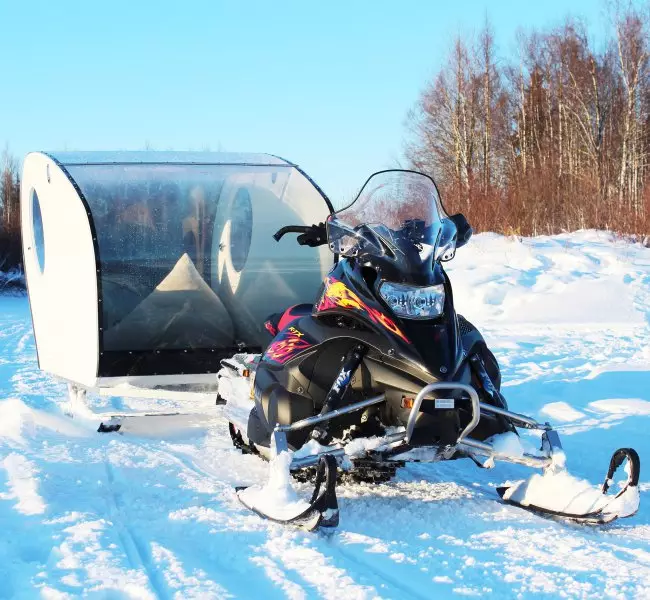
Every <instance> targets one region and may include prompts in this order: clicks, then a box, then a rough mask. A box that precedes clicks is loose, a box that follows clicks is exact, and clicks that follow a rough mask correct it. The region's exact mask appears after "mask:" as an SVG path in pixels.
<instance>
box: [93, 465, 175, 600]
mask: <svg viewBox="0 0 650 600" xmlns="http://www.w3.org/2000/svg"><path fill="white" fill-rule="evenodd" d="M104 466H105V469H106V479H107V487H108V494H107V495H108V498H107V502H108V505H109V515H110V517H111V522H112V524H113V526H114V527H116V528H117V532H118V535H119V537H120V540H121V542H122V547H123V549H124V552H125V554H126V556H127V557H128V559H129V563H130V564H131V567H132V568H134V569H142V570H144V572H145V573H146V575H147V578H148V580H149V583H150V585H151V587H152V589H153V590H154V592H155V594H156V596H157V597H158V598H161V599H163V600H165V599H166V598H170V597H171V596H170V594H169V592H168V590H167V587H166V586H165V584H164V583H163V581H162V577H161V574H160V573H159V572H158V571H157V569H156V568H155V565H154V564H153V561H152V558H151V556H150V554H149V552H148V550H147V548H146V546H145V545H144V544H143V543H142V541H141V540H140V538H139V537H138V536H137V534H136V533H135V532H134V530H133V527H132V526H131V525H130V524H129V523H130V520H129V514H128V507H127V506H126V504H125V503H124V501H123V500H122V496H121V493H120V492H119V491H118V489H117V485H116V482H115V474H114V470H113V467H112V465H111V463H110V459H109V458H107V459H106V460H105V461H104Z"/></svg>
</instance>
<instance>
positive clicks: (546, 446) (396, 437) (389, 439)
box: [273, 382, 562, 470]
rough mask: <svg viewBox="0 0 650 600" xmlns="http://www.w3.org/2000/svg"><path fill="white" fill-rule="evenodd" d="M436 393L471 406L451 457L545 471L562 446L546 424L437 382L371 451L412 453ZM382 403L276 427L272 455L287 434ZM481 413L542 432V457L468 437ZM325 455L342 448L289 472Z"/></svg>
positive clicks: (295, 463) (296, 464)
mask: <svg viewBox="0 0 650 600" xmlns="http://www.w3.org/2000/svg"><path fill="white" fill-rule="evenodd" d="M439 390H447V391H450V390H460V391H462V392H464V393H465V394H467V395H468V396H469V401H470V403H471V407H472V417H471V419H470V422H469V423H468V424H467V426H466V427H465V428H464V429H463V430H462V431H461V433H460V435H459V436H458V439H457V440H456V443H455V445H452V446H450V447H449V450H450V453H449V455H450V456H451V455H452V454H453V453H454V451H455V450H462V451H465V452H468V453H470V454H479V455H482V456H487V457H488V458H493V459H495V460H500V461H507V462H511V463H516V464H521V465H525V466H528V467H533V468H537V469H546V468H548V467H549V466H550V465H551V464H552V463H553V458H552V456H553V453H554V451H555V452H557V451H561V450H562V445H561V443H560V440H559V436H558V435H557V432H555V431H554V430H553V429H552V427H551V426H550V425H549V424H548V423H545V424H541V423H538V422H537V421H535V419H532V418H531V417H527V416H525V415H522V414H519V413H515V412H511V411H508V410H505V409H502V408H499V407H496V406H492V405H490V404H484V403H482V402H480V401H479V397H478V394H477V392H476V390H475V389H474V388H473V387H471V386H469V385H466V384H463V383H457V382H437V383H431V384H429V385H426V386H424V387H423V388H422V389H421V390H420V391H419V393H418V394H417V396H416V397H415V399H414V401H413V406H412V407H411V410H410V412H409V418H408V421H407V425H406V431H405V432H403V433H393V434H391V435H388V436H386V438H385V439H384V441H383V443H382V444H381V446H379V447H377V448H375V449H374V451H375V452H382V451H386V450H388V449H393V450H395V444H398V445H399V444H403V445H404V446H405V448H404V453H408V452H409V451H411V450H412V448H410V447H409V444H410V442H411V439H412V437H413V433H414V431H415V424H416V421H417V418H418V414H419V413H420V408H421V406H422V402H423V401H424V400H425V396H427V395H428V394H430V393H431V392H435V391H439ZM385 400H386V396H385V394H380V395H379V396H374V397H373V398H368V399H366V400H362V401H361V402H355V403H354V404H350V405H348V406H344V407H342V408H338V409H336V410H333V411H331V412H329V413H327V414H325V415H316V416H314V417H308V418H306V419H302V420H300V421H296V422H295V423H291V424H290V425H277V426H276V427H275V429H274V431H273V446H275V453H279V452H282V451H283V450H288V444H287V438H286V434H287V433H288V432H291V431H298V430H300V429H304V428H305V427H310V426H312V425H316V424H317V423H322V422H323V421H328V420H330V419H334V418H336V417H339V416H341V415H345V414H348V413H351V412H355V411H358V410H362V409H364V408H367V407H369V406H373V405H375V404H380V403H381V402H384V401H385ZM481 411H483V412H484V413H493V414H497V415H501V416H504V417H507V418H509V419H511V420H512V421H513V422H515V423H517V424H519V425H521V426H523V427H525V428H528V429H541V430H543V431H544V433H543V434H542V444H543V451H544V454H543V455H541V456H535V455H532V454H526V453H524V454H523V455H519V456H516V455H509V454H499V453H498V452H495V450H494V448H493V446H491V445H490V444H486V443H485V442H480V441H478V440H475V439H473V438H470V437H469V434H470V433H471V432H472V431H473V430H474V429H475V428H476V426H477V425H478V423H479V421H480V419H481ZM324 454H330V455H332V456H334V457H336V458H343V457H344V456H345V448H343V447H336V448H331V449H329V450H323V451H322V452H319V453H316V454H311V455H308V456H304V457H301V458H294V459H293V460H292V461H291V469H292V470H296V469H302V468H304V467H309V466H314V465H316V464H318V461H319V459H320V457H321V456H322V455H324ZM392 458H394V459H396V460H398V459H399V453H397V454H395V456H394V457H392Z"/></svg>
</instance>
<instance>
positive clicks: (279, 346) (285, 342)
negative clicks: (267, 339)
mask: <svg viewBox="0 0 650 600" xmlns="http://www.w3.org/2000/svg"><path fill="white" fill-rule="evenodd" d="M304 335H305V334H304V333H302V331H299V330H298V329H296V328H295V327H289V329H288V330H287V331H285V332H283V333H281V334H280V336H279V338H280V339H277V338H276V339H275V340H274V341H273V342H271V344H270V345H269V347H268V348H267V349H266V352H265V353H264V358H266V359H267V360H272V361H274V362H277V363H280V364H281V365H283V364H284V363H285V362H287V361H288V360H289V359H290V358H291V357H292V356H293V355H294V354H296V353H298V352H300V351H301V350H306V349H307V348H309V347H311V345H312V344H310V343H309V342H308V341H307V340H306V339H304Z"/></svg>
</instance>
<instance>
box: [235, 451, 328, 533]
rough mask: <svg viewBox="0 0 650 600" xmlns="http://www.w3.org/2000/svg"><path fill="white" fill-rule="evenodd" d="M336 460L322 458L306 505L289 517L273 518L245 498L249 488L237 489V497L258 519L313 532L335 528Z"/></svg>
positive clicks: (325, 456) (326, 456) (326, 457)
mask: <svg viewBox="0 0 650 600" xmlns="http://www.w3.org/2000/svg"><path fill="white" fill-rule="evenodd" d="M336 472H337V463H336V459H335V458H334V457H333V456H331V455H324V456H321V457H320V459H319V461H318V467H317V470H316V481H315V487H314V492H313V494H312V496H311V500H310V501H309V506H308V507H307V508H305V509H304V510H302V511H301V512H299V513H298V514H297V515H295V516H292V517H279V516H273V515H272V514H271V513H270V512H268V511H267V510H265V509H264V508H263V507H262V506H260V505H259V504H257V503H256V502H255V499H254V498H253V501H250V499H249V498H248V497H247V494H246V490H250V489H251V488H250V487H236V488H235V491H236V492H237V498H238V499H239V501H240V502H241V503H242V504H243V505H244V506H245V507H246V508H248V509H249V510H252V511H253V512H254V513H255V514H257V515H259V516H260V517H262V518H264V519H267V520H269V521H273V522H274V523H280V524H282V525H293V526H295V527H299V528H301V529H304V530H305V531H316V530H317V529H319V528H320V527H336V526H337V525H338V524H339V507H338V501H337V498H336Z"/></svg>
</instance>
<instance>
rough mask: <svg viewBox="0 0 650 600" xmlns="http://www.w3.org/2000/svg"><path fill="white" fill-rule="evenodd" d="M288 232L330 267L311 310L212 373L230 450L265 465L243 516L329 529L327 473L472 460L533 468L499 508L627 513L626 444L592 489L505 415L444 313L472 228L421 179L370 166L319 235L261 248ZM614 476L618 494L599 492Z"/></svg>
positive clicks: (492, 369) (477, 340)
mask: <svg viewBox="0 0 650 600" xmlns="http://www.w3.org/2000/svg"><path fill="white" fill-rule="evenodd" d="M288 233H295V234H299V235H298V237H297V238H296V241H297V242H298V244H299V245H300V246H303V247H304V246H308V247H313V246H317V245H319V244H327V245H328V246H329V248H330V250H331V251H332V252H333V253H334V254H336V255H338V257H339V260H338V261H337V262H336V264H335V265H334V266H333V267H332V269H331V270H330V272H329V273H328V274H327V276H326V277H325V279H324V281H323V284H322V286H320V289H319V291H318V292H317V293H316V291H315V294H314V299H315V302H314V304H313V307H312V306H310V305H298V306H292V307H290V308H289V309H287V310H286V311H285V312H284V313H282V314H281V315H275V316H274V317H272V318H271V319H269V320H268V321H267V323H266V326H267V329H268V330H269V332H270V333H271V334H272V335H274V338H273V340H272V341H271V343H270V344H269V345H268V346H267V347H266V349H265V351H264V353H263V354H262V355H261V356H257V357H252V356H251V355H249V354H238V355H235V356H233V357H232V358H231V359H226V360H224V361H223V362H222V364H223V367H224V368H223V370H222V371H221V372H220V373H219V377H220V384H219V394H220V395H221V396H222V397H223V398H224V399H225V400H226V406H225V410H224V413H225V415H226V417H227V418H228V420H229V431H230V435H231V438H232V441H233V444H234V445H235V446H236V447H237V448H240V449H241V450H242V451H244V452H251V453H254V454H259V455H260V456H263V457H266V458H268V459H270V460H271V465H270V471H269V482H268V484H267V485H264V486H260V485H253V486H248V487H239V488H238V489H237V495H238V497H239V499H240V501H241V502H242V504H243V505H244V506H246V507H247V508H249V509H250V510H252V511H254V512H256V513H257V514H259V515H261V516H263V517H265V518H267V519H271V520H273V521H276V522H280V523H285V524H292V525H295V526H299V527H302V528H304V529H308V530H314V529H316V528H318V527H323V526H324V527H334V526H336V525H337V524H338V522H339V507H338V502H337V499H336V481H337V471H338V470H339V469H341V470H343V471H347V472H348V474H349V475H350V476H352V477H353V478H355V479H362V480H365V481H372V482H374V483H376V482H378V481H388V480H390V478H391V477H392V476H393V475H394V474H395V472H396V469H397V468H398V467H399V466H400V465H403V464H405V463H406V462H410V461H418V462H423V461H427V462H437V461H444V460H451V459H456V458H471V459H472V460H474V462H476V463H477V464H478V465H480V466H482V467H486V468H491V467H493V466H494V463H495V461H506V462H511V463H514V464H521V465H526V466H528V467H532V468H537V469H541V470H542V471H543V475H541V476H540V475H534V476H533V477H531V478H529V479H528V480H526V481H523V482H519V483H516V484H514V485H509V486H504V487H500V488H498V493H499V495H500V496H501V498H502V499H503V500H504V501H505V502H508V503H510V504H514V505H517V506H521V507H524V508H527V509H528V510H531V511H534V512H538V513H541V514H545V515H549V516H554V517H561V518H565V519H569V520H572V521H580V522H583V523H594V524H596V523H608V522H611V521H613V520H614V519H617V518H622V517H629V516H632V515H633V514H635V513H636V511H637V510H638V507H639V490H638V480H639V473H640V460H639V457H638V455H637V453H636V452H635V451H634V450H633V449H631V448H620V449H618V450H616V451H615V452H614V454H613V455H612V459H611V461H610V465H609V469H608V471H607V476H606V479H605V483H604V484H603V485H602V486H600V488H595V487H593V486H591V485H590V484H588V483H585V482H581V481H580V480H576V479H575V478H572V476H571V475H570V474H569V473H568V472H567V471H566V456H565V454H564V451H563V449H562V444H561V442H560V437H559V435H558V433H557V432H556V431H554V430H553V428H552V426H551V425H550V424H549V423H541V422H538V421H537V420H536V419H534V418H532V417H529V416H526V415H523V414H521V413H517V412H514V411H511V410H510V409H509V408H508V405H507V403H506V400H505V398H504V396H503V394H502V393H501V390H500V387H501V373H500V370H499V365H498V362H497V361H496V358H495V357H494V355H493V354H492V352H490V350H489V349H488V347H487V345H486V343H485V340H484V339H483V336H482V335H481V334H480V332H479V331H478V330H477V329H476V327H474V326H473V325H472V324H471V323H470V322H469V321H468V320H467V319H465V318H463V317H462V316H461V315H458V314H457V313H456V310H455V308H454V300H453V293H452V287H451V282H450V280H449V277H448V276H447V274H446V273H445V270H444V268H443V263H445V262H447V261H449V260H451V259H453V258H454V256H455V253H456V249H457V248H460V247H462V246H463V245H465V244H466V243H467V242H468V241H469V239H470V237H471V235H472V229H471V227H470V225H469V223H468V222H467V220H466V219H465V217H463V215H460V214H457V215H453V216H449V215H448V214H447V213H446V211H445V209H444V206H443V205H442V202H441V200H440V197H439V194H438V189H437V187H436V185H435V182H434V181H433V179H431V177H429V176H428V175H425V174H423V173H417V172H414V171H406V170H397V169H395V170H388V171H379V172H377V173H375V174H374V175H372V176H371V177H370V178H369V179H368V180H367V181H366V183H365V185H364V186H363V187H362V188H361V191H360V192H359V194H358V196H357V198H356V199H355V200H354V201H353V202H352V203H351V204H350V205H348V206H347V207H346V208H343V209H341V210H339V211H337V212H335V213H334V214H332V215H330V216H329V217H328V219H327V222H326V223H325V224H324V223H314V224H312V225H311V226H301V225H289V226H284V227H282V228H281V229H280V230H278V231H277V233H276V234H275V235H274V236H273V237H274V239H275V240H276V241H280V240H281V239H282V238H283V237H284V236H285V235H286V234H288ZM518 428H519V429H524V430H525V429H533V430H537V431H538V432H539V433H540V437H541V448H539V449H538V450H537V449H534V448H533V449H526V448H525V447H524V445H523V444H522V441H521V440H520V438H519V435H518V432H517V429H518ZM623 465H625V473H626V478H625V481H620V480H619V481H618V484H620V491H618V493H616V494H608V491H609V490H610V488H612V484H613V479H614V476H615V473H616V472H617V471H619V469H620V468H621V467H622V466H623ZM305 469H307V470H308V471H309V470H310V469H311V470H312V471H311V472H312V473H314V474H315V481H314V491H313V494H312V496H311V499H310V500H307V499H306V498H305V499H302V500H301V499H299V498H298V496H297V494H296V492H295V490H293V488H292V486H291V479H290V473H294V474H298V473H300V472H301V471H304V470H305ZM298 476H299V477H303V476H304V473H303V474H301V475H298ZM615 487H618V485H617V486H615ZM612 489H614V488H612Z"/></svg>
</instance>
